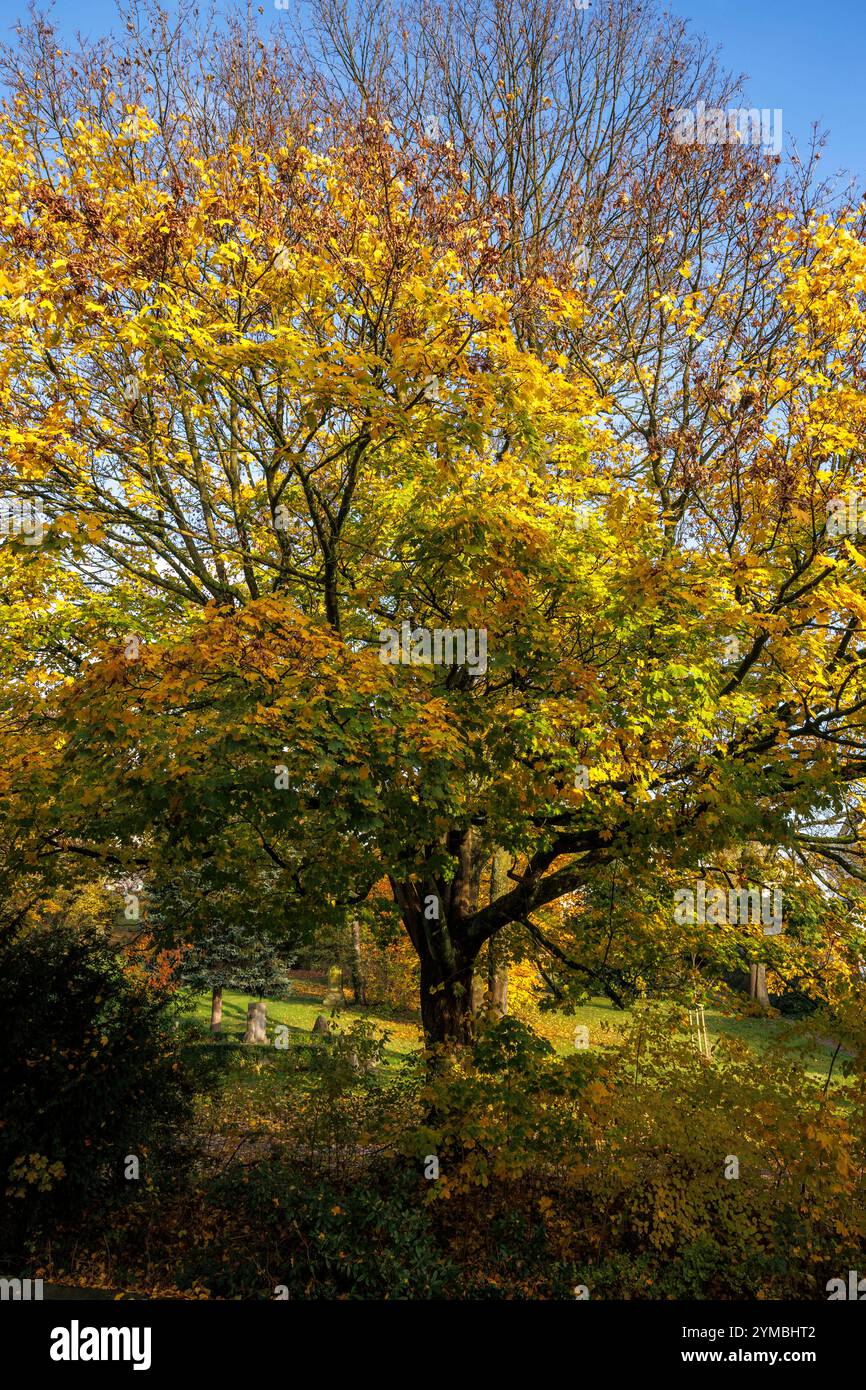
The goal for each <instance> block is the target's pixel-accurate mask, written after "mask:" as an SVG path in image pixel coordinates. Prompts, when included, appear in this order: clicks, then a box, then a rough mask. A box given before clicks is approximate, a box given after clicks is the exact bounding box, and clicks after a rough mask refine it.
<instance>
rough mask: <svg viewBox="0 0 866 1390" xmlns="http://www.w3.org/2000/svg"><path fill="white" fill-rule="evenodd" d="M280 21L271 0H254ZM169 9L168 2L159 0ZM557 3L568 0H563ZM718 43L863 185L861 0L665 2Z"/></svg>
mask: <svg viewBox="0 0 866 1390" xmlns="http://www.w3.org/2000/svg"><path fill="white" fill-rule="evenodd" d="M258 2H259V3H262V4H263V5H264V8H265V19H266V20H268V21H269V20H270V19H271V18H274V19H275V20H278V19H279V17H280V16H279V13H278V12H277V11H276V10H275V9H274V8H273V3H272V0H258ZM163 3H164V5H165V8H166V9H168V10H172V9H174V0H163ZM562 3H563V4H566V3H567V0H562ZM668 3H669V5H670V8H672V9H673V10H674V11H675V12H676V13H678V14H681V15H683V16H685V17H687V18H689V19H691V20H692V21H693V24H694V26H695V28H697V29H699V30H701V31H702V32H704V33H705V34H706V35H707V36H708V38H709V39H710V40H711V42H712V43H713V44H714V45H716V44H718V45H721V50H722V58H723V60H724V63H725V66H727V67H728V68H730V69H731V70H732V71H733V72H734V73H736V74H740V73H743V74H746V75H747V76H748V79H749V81H748V93H749V98H750V104H751V105H754V106H758V107H763V106H768V107H771V108H774V107H781V109H782V112H783V123H784V127H785V133H786V136H787V134H788V133H791V134H793V135H794V136H795V137H796V138H797V139H798V141H799V142H800V143H801V145H805V143H806V141H807V140H808V136H809V131H810V127H811V123H812V121H814V120H817V121H819V123H820V124H821V126H822V127H824V128H826V129H829V131H830V141H829V145H828V148H827V152H826V154H825V156H824V159H825V165H826V167H828V168H829V170H830V172H834V171H835V170H836V169H837V168H840V167H843V166H844V167H845V168H848V169H850V170H852V171H853V172H854V173H855V174H856V175H857V176H858V179H859V180H860V181H861V185H862V189H864V190H866V74H864V54H866V0H751V3H749V0H668ZM26 4H27V0H0V32H2V31H8V29H9V28H10V27H11V26H12V25H13V24H14V22H15V20H16V19H17V18H19V17H20V16H23V15H24V13H25V12H26ZM54 14H55V16H56V19H57V22H58V25H59V28H60V29H61V32H65V33H68V34H70V35H71V34H72V33H74V32H75V30H76V29H80V30H81V32H82V33H83V34H85V35H88V34H93V35H96V34H99V33H101V32H103V31H104V29H105V28H106V27H110V26H111V24H112V22H113V19H114V15H115V11H114V6H113V4H112V3H111V0H57V3H56V4H55V6H54Z"/></svg>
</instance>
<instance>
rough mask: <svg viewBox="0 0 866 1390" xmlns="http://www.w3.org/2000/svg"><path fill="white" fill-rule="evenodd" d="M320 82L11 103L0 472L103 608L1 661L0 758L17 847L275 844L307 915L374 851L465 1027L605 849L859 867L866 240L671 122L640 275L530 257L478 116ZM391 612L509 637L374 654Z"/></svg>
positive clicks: (40, 616) (430, 1017)
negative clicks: (271, 89)
mask: <svg viewBox="0 0 866 1390" xmlns="http://www.w3.org/2000/svg"><path fill="white" fill-rule="evenodd" d="M504 99H505V98H504V97H503V100H504ZM309 114H310V113H309V110H308V109H307V107H305V106H304V105H303V104H302V103H301V104H299V105H298V106H297V108H296V110H295V111H294V113H293V115H292V116H291V118H290V119H289V118H287V119H286V120H284V121H283V122H282V125H281V128H279V129H275V128H271V127H268V128H266V129H262V128H260V127H258V126H256V128H255V129H253V128H252V127H251V126H250V127H245V126H244V124H243V121H241V122H240V123H239V124H238V125H237V126H236V127H235V128H234V129H231V130H220V129H218V128H213V129H209V130H208V131H207V139H203V138H201V136H202V132H201V130H200V129H197V126H196V121H195V120H194V119H193V117H192V116H191V115H188V114H186V113H185V112H184V110H183V108H182V107H179V108H178V109H177V110H176V111H174V112H172V113H171V117H170V119H169V118H167V117H166V114H165V112H164V111H156V112H154V111H151V110H150V109H149V105H148V103H147V101H146V100H145V99H144V96H143V95H141V94H140V96H139V99H137V100H136V101H135V102H133V101H128V100H125V96H124V90H123V82H122V81H120V80H115V79H113V78H112V77H111V76H109V75H107V74H106V73H104V72H101V73H98V74H96V75H95V76H94V78H93V86H92V89H91V90H89V91H87V92H85V99H84V100H82V101H81V103H80V108H79V113H78V115H77V118H76V119H75V120H74V121H69V122H67V123H65V124H63V126H62V128H61V129H59V130H54V129H52V128H51V122H50V121H48V120H47V119H46V117H45V114H44V110H43V109H42V107H41V106H40V101H39V99H38V93H34V92H33V91H32V90H31V91H30V92H28V91H27V90H22V91H21V92H20V94H19V96H18V99H17V101H16V103H15V104H14V105H13V106H12V107H11V108H10V110H9V111H8V112H7V113H6V115H5V116H4V118H3V147H2V156H0V190H2V192H0V200H2V201H0V218H2V234H0V323H2V335H3V341H4V344H5V347H4V351H3V355H2V367H0V438H2V445H3V451H4V456H5V458H6V460H7V463H6V465H5V472H4V486H6V487H7V489H8V491H9V492H10V493H11V494H12V495H14V496H15V497H17V498H19V499H20V500H21V501H25V502H28V503H30V504H38V505H39V506H40V507H41V508H42V509H43V511H44V513H45V517H46V524H47V526H48V532H49V537H50V540H49V542H48V549H47V552H46V553H47V555H49V556H50V557H51V564H52V567H53V569H52V572H53V573H56V575H57V576H59V579H58V586H59V587H58V593H59V598H58V604H59V609H60V611H61V613H62V615H63V622H64V623H69V621H70V618H69V613H70V609H71V608H73V607H74V608H76V609H77V613H78V615H79V617H80V619H81V620H82V622H83V626H82V627H81V628H80V630H78V631H77V632H76V634H75V636H74V638H73V644H74V650H73V651H72V652H71V653H70V651H69V650H68V649H67V650H52V649H51V648H50V644H49V641H48V638H47V637H46V645H45V646H44V647H41V648H40V660H41V664H40V666H39V670H38V674H33V675H31V677H30V680H29V687H28V681H27V679H24V680H19V681H18V684H17V685H16V686H15V698H16V699H17V698H20V699H22V700H24V702H25V704H26V705H27V708H28V709H29V711H30V713H29V715H28V717H27V720H26V729H27V735H28V742H27V743H26V745H24V746H22V748H21V751H20V755H19V756H17V757H16V758H15V760H14V762H13V765H12V768H11V769H10V770H9V771H7V773H6V777H7V795H8V798H9V802H10V805H11V806H12V807H13V811H14V813H13V816H12V820H13V822H14V823H15V824H16V825H18V826H20V827H22V828H23V829H24V830H26V831H27V833H29V834H30V835H31V836H33V837H34V841H33V845H32V848H31V854H32V856H33V859H34V862H35V863H39V862H46V861H47V860H48V859H49V858H51V859H52V860H55V859H57V858H64V859H66V860H71V859H74V857H75V856H76V855H77V856H84V857H88V856H89V858H90V859H91V861H92V862H93V863H95V864H100V865H123V866H124V867H126V868H131V867H134V866H136V865H137V866H139V867H142V866H143V867H146V868H147V867H154V866H171V865H172V863H174V862H176V861H177V859H178V858H181V859H182V858H184V857H186V856H189V855H197V856H206V857H207V858H208V860H209V862H212V863H213V864H214V865H215V866H216V868H217V869H218V871H219V872H226V873H228V872H234V873H236V874H237V875H240V876H242V875H243V873H244V866H250V865H253V864H258V863H259V861H265V862H267V864H269V865H270V866H273V868H274V869H275V870H277V871H278V884H279V886H278V888H277V889H276V890H275V894H276V896H277V897H278V899H279V902H280V904H281V907H282V910H283V911H284V912H285V913H286V915H287V916H288V915H292V914H295V915H300V916H303V918H304V920H305V921H308V922H309V923H310V924H311V928H312V927H314V926H315V923H316V922H317V921H321V920H323V919H328V918H332V919H337V918H339V917H342V916H345V913H346V911H347V910H349V909H352V908H353V907H356V906H357V905H358V904H359V903H362V902H364V901H365V900H366V899H367V897H368V895H369V894H370V893H371V891H372V890H373V888H374V886H375V885H376V884H377V883H379V882H380V881H381V880H382V879H383V878H385V879H387V881H388V882H389V884H390V892H391V896H392V899H393V902H394V904H396V908H397V910H398V911H399V913H400V916H401V920H402V923H403V925H404V927H405V930H406V932H407V934H408V936H409V938H410V940H411V941H412V943H413V946H414V948H415V950H416V951H417V953H418V956H419V960H420V966H421V1009H422V1017H423V1021H424V1025H425V1030H426V1032H427V1036H428V1038H429V1039H430V1040H431V1041H461V1040H466V1039H468V1038H469V1037H470V1036H471V1034H472V1030H473V1017H472V1006H471V999H472V976H473V969H474V967H475V964H476V962H477V960H478V956H479V952H480V951H481V949H482V947H483V946H484V945H485V943H486V942H488V941H492V940H494V939H495V938H497V937H498V935H499V934H500V933H502V932H503V931H504V930H505V929H506V928H509V927H511V926H512V925H514V924H528V926H529V929H530V932H535V933H537V932H538V931H539V930H540V927H539V918H538V914H539V913H543V912H544V910H545V909H546V908H547V907H548V906H549V905H551V904H556V903H566V904H567V905H569V906H570V907H571V908H573V909H574V911H573V913H572V915H571V918H570V921H571V927H570V931H573V932H575V933H577V935H578V936H579V934H580V931H581V911H580V907H581V903H582V901H583V899H582V897H581V895H582V894H583V893H584V892H585V890H587V889H591V886H592V883H593V881H594V876H595V875H598V874H599V873H603V872H606V871H608V870H609V869H610V867H611V866H612V865H614V864H621V865H623V866H625V867H626V868H627V869H628V870H629V871H633V872H635V873H637V872H638V870H639V869H640V868H641V866H646V865H654V864H659V863H661V864H663V865H664V866H665V869H666V872H667V873H668V874H670V875H673V876H674V878H675V877H676V875H678V874H679V875H683V876H688V875H690V874H694V873H695V871H696V869H697V867H698V866H699V865H700V863H701V862H702V860H704V859H705V858H706V857H707V855H708V854H709V853H710V852H713V853H716V852H718V851H720V850H724V849H725V848H726V847H735V846H737V845H742V844H744V843H746V842H748V843H755V844H758V845H766V846H778V845H786V846H790V847H792V848H794V847H795V848H796V849H797V851H798V852H800V853H802V854H803V855H804V856H806V858H807V859H808V860H809V861H810V862H811V861H812V860H813V859H814V858H815V857H816V856H820V857H823V858H825V859H829V860H830V861H831V862H834V863H836V864H837V865H841V866H842V868H843V869H844V872H845V873H846V874H848V875H851V876H852V877H856V875H857V874H858V873H859V872H860V870H859V862H858V856H859V842H858V834H857V827H856V823H855V820H856V810H857V801H858V795H859V783H860V780H861V779H862V776H863V773H864V759H863V733H864V716H863V707H864V706H863V702H864V690H863V651H862V648H861V646H860V639H859V633H860V626H861V622H862V619H863V614H864V602H866V593H864V583H863V569H862V557H861V555H860V552H859V551H858V549H857V546H856V536H855V537H853V538H852V537H851V536H850V535H845V534H839V531H838V528H834V527H831V526H828V518H829V516H830V514H831V504H832V503H833V502H834V501H835V500H836V499H837V498H838V497H839V496H840V495H843V494H844V495H848V494H850V493H857V491H858V489H859V487H860V486H861V484H862V481H863V478H862V458H863V430H864V419H866V417H864V398H863V392H862V365H861V364H862V353H863V343H864V321H863V309H862V294H863V289H864V276H866V247H864V244H863V241H862V239H861V237H860V226H861V220H860V215H859V214H856V215H855V214H850V215H849V214H848V213H845V212H840V213H838V214H836V215H831V214H827V213H823V214H822V213H819V212H815V211H813V209H811V208H806V209H803V208H802V207H798V205H797V203H796V200H795V199H794V198H793V197H792V196H791V191H790V189H786V188H785V187H783V186H779V185H777V183H776V182H775V181H774V180H773V178H772V177H771V172H770V170H769V169H768V167H766V166H767V164H768V161H764V160H762V159H761V158H760V157H758V156H755V155H754V154H753V153H751V152H745V153H743V154H742V155H741V156H739V155H738V154H737V153H736V152H734V153H732V152H731V151H730V150H727V151H724V152H716V151H705V150H697V151H694V150H692V151H688V150H684V149H682V148H679V147H678V148H677V149H676V150H675V151H672V150H671V149H670V147H669V142H666V140H665V138H664V130H662V131H661V137H660V139H659V145H658V148H659V150H667V151H668V154H667V155H666V156H665V157H666V158H667V159H668V161H669V165H668V168H669V171H670V172H671V174H672V176H676V178H677V179H678V184H677V188H678V194H677V196H675V197H672V198H668V199H662V198H661V197H660V195H659V189H658V188H656V189H655V191H654V194H653V197H654V199H655V200H654V201H653V199H652V198H651V197H650V193H648V194H647V197H646V199H645V200H644V201H641V200H640V199H638V200H637V202H636V204H635V205H634V207H633V217H634V220H635V223H636V225H638V226H639V228H640V237H639V241H640V245H641V246H643V247H644V249H647V248H652V247H655V248H656V251H654V252H653V257H652V259H651V261H648V262H647V265H649V266H651V274H650V273H648V274H647V275H645V276H643V277H642V278H635V277H634V276H633V275H632V276H631V278H630V279H629V281H628V283H627V284H624V283H622V282H621V281H620V280H618V278H617V276H616V274H615V273H613V272H611V273H610V274H607V275H598V276H595V275H590V274H588V272H587V266H586V263H585V261H584V260H582V259H581V258H579V257H576V256H575V254H574V251H575V248H574V245H573V244H572V243H568V242H565V241H564V240H562V239H560V241H559V242H558V243H557V244H552V245H550V246H546V245H545V244H544V243H543V241H542V240H541V239H540V238H539V237H537V236H536V237H535V240H534V241H533V248H534V249H533V255H532V257H531V258H530V260H529V261H519V262H518V263H516V262H515V257H514V255H513V254H512V250H513V234H514V220H513V205H512V204H511V203H509V200H508V198H506V197H504V196H500V194H499V193H498V192H496V191H495V190H492V189H491V188H490V187H489V186H485V187H484V188H483V190H482V192H483V195H484V196H483V200H482V199H481V198H479V197H478V196H476V195H477V192H478V190H477V188H476V187H473V180H472V179H471V178H466V177H465V176H464V174H465V171H464V169H463V166H462V163H461V151H460V150H459V149H458V148H457V146H456V144H455V142H454V141H453V140H452V141H450V142H444V141H437V140H430V139H424V138H422V139H420V140H415V141H414V142H412V141H411V140H409V139H408V137H407V135H406V132H405V131H404V130H400V131H398V130H396V129H395V128H394V126H393V125H392V124H391V123H390V122H388V121H386V120H384V119H383V117H382V116H381V113H378V112H375V111H374V112H372V113H367V114H360V113H356V114H355V115H354V116H352V115H349V116H345V117H344V116H341V115H340V114H339V113H335V112H333V111H330V112H328V113H327V114H325V115H324V116H323V117H322V120H321V122H320V123H319V124H317V125H315V126H313V125H311V124H310V122H309V119H308V118H309ZM709 160H712V161H715V163H713V164H712V172H713V174H714V176H715V182H714V192H713V194H712V198H711V207H710V208H709V209H707V226H706V227H704V226H703V225H702V224H701V221H700V219H699V218H698V217H697V214H696V210H695V206H694V203H693V202H692V200H691V190H693V188H694V186H695V183H696V181H698V180H699V179H700V178H701V177H702V176H703V175H708V172H709V171H708V168H707V161H709ZM720 175H721V176H722V177H724V180H725V181H724V182H721V181H720ZM650 192H652V190H650ZM747 194H750V195H753V196H751V197H747V196H746V195H747ZM662 202H664V205H665V207H666V209H667V220H666V221H661V220H660V219H659V208H660V206H661V204H662ZM734 205H736V217H732V207H733V206H734ZM563 215H564V214H563ZM729 223H733V224H734V227H735V230H734V232H729V231H728V230H726V229H727V228H728V224H729ZM726 237H727V240H725V238H726ZM735 252H736V254H735ZM14 609H15V621H16V622H17V623H18V624H19V625H20V624H24V628H23V630H24V631H27V623H28V621H29V620H30V619H31V617H32V616H33V615H34V614H35V616H36V621H37V625H39V624H42V625H43V626H44V627H45V629H46V631H47V630H48V629H49V628H50V627H51V622H52V620H53V608H52V600H51V599H50V598H49V597H47V595H46V594H44V593H43V595H42V597H41V598H40V599H39V601H38V602H37V600H36V599H35V598H34V597H33V596H32V595H28V594H27V593H23V592H22V593H21V595H20V596H19V597H18V598H16V600H15V605H14ZM404 624H408V630H409V631H410V632H413V633H416V634H418V633H419V632H420V633H421V634H422V637H423V634H427V635H428V639H429V635H430V634H435V633H436V632H439V633H440V634H441V633H442V632H443V631H445V632H447V633H448V634H451V636H452V638H453V636H454V634H460V633H463V634H468V633H471V634H480V633H481V632H482V631H483V633H484V634H485V640H486V648H485V652H486V655H485V657H484V660H483V662H482V661H480V660H477V661H475V662H474V664H473V663H470V662H468V661H467V662H464V663H463V664H460V663H459V662H458V663H454V662H452V663H451V664H438V665H437V664H428V662H427V661H426V660H424V661H415V662H413V661H411V660H407V661H399V662H397V663H394V662H389V661H385V660H383V659H382V657H383V654H384V652H385V647H384V637H383V633H386V632H388V631H392V632H400V631H401V629H402V628H403V625H404ZM73 626H74V624H73ZM415 640H416V642H417V649H416V655H417V656H426V655H427V653H426V651H425V649H424V644H423V640H422V639H421V638H418V637H416V639H415ZM61 645H62V644H61ZM452 645H453V644H452ZM478 654H479V650H478V649H476V655H478ZM20 687H25V689H24V690H23V693H22V690H21V688H20ZM27 688H29V694H28V693H27ZM821 818H823V819H824V820H825V821H827V820H828V819H829V821H830V822H831V825H832V830H831V831H830V832H829V833H828V831H827V830H826V828H824V829H817V828H816V825H817V822H818V821H819V819H821ZM497 852H498V853H499V854H501V855H503V856H505V858H507V874H506V878H505V882H504V885H503V883H502V880H501V879H499V880H498V882H497V890H498V891H497V892H496V893H495V894H494V895H493V900H492V901H489V902H482V901H481V898H480V896H479V888H480V884H481V878H482V874H483V872H484V868H485V866H487V865H489V863H490V861H491V858H492V856H493V855H494V854H495V853H497ZM249 872H251V873H254V872H255V870H252V869H250V870H249ZM670 881H673V880H670ZM488 896H490V895H489V894H488Z"/></svg>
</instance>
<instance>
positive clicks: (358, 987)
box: [352, 917, 367, 1009]
mask: <svg viewBox="0 0 866 1390" xmlns="http://www.w3.org/2000/svg"><path fill="white" fill-rule="evenodd" d="M352 992H353V993H354V995H355V1003H356V1004H360V1005H361V1007H362V1008H363V1009H366V1007H367V982H366V980H365V979H364V967H363V961H362V958H361V923H360V922H359V921H358V918H357V917H356V918H355V919H354V921H353V922H352Z"/></svg>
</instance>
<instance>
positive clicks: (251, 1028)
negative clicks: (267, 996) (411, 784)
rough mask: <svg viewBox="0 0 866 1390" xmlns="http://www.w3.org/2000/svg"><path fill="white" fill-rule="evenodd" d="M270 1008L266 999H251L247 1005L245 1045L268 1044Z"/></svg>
mask: <svg viewBox="0 0 866 1390" xmlns="http://www.w3.org/2000/svg"><path fill="white" fill-rule="evenodd" d="M267 1021H268V1006H267V1002H266V1000H264V999H251V1000H250V1002H249V1003H248V1004H247V1031H246V1032H245V1033H244V1042H245V1043H266V1042H267V1040H268V1034H267Z"/></svg>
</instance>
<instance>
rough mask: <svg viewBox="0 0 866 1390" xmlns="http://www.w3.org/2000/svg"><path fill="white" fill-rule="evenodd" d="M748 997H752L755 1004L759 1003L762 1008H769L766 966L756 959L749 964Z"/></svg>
mask: <svg viewBox="0 0 866 1390" xmlns="http://www.w3.org/2000/svg"><path fill="white" fill-rule="evenodd" d="M749 998H750V999H754V1000H755V1003H756V1004H760V1005H761V1008H762V1009H769V1007H770V996H769V993H768V992H767V967H766V965H761V964H759V963H758V962H757V961H755V962H754V963H752V964H750V965H749Z"/></svg>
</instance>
